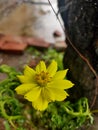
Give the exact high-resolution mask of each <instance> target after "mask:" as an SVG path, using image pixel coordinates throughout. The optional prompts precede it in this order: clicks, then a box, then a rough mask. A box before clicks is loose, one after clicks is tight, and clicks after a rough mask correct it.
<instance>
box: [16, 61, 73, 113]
mask: <svg viewBox="0 0 98 130" xmlns="http://www.w3.org/2000/svg"><path fill="white" fill-rule="evenodd" d="M67 71H68V69H66V70H61V71H57V62H56V61H54V60H53V61H52V62H51V64H50V65H49V66H48V68H46V65H45V62H44V61H40V63H39V64H38V65H37V66H36V68H35V70H34V69H32V68H30V67H29V66H26V67H25V69H24V75H18V78H19V80H20V82H21V83H22V84H21V85H19V86H18V87H17V88H16V89H15V90H16V92H17V94H21V95H24V98H25V99H27V100H29V101H31V102H32V106H33V107H34V108H35V109H37V110H40V111H42V110H45V109H46V108H47V106H48V103H49V102H52V101H63V100H64V99H65V98H66V97H67V96H68V94H67V92H66V91H65V90H64V89H68V88H70V87H72V86H73V85H74V84H73V83H72V82H71V81H69V80H66V79H64V77H65V76H66V73H67Z"/></svg>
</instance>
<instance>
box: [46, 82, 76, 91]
mask: <svg viewBox="0 0 98 130" xmlns="http://www.w3.org/2000/svg"><path fill="white" fill-rule="evenodd" d="M73 85H74V84H73V83H72V82H71V81H69V80H54V81H52V82H51V83H49V84H48V87H50V88H57V89H69V88H71V87H73Z"/></svg>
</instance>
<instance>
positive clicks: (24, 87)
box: [15, 84, 36, 95]
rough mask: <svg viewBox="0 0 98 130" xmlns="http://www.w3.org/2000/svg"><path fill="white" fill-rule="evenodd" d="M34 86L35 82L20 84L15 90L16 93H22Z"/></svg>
mask: <svg viewBox="0 0 98 130" xmlns="http://www.w3.org/2000/svg"><path fill="white" fill-rule="evenodd" d="M34 87H36V84H21V85H19V86H18V87H17V88H15V91H16V92H17V94H21V95H24V94H26V93H27V92H29V91H30V90H31V89H32V88H34Z"/></svg>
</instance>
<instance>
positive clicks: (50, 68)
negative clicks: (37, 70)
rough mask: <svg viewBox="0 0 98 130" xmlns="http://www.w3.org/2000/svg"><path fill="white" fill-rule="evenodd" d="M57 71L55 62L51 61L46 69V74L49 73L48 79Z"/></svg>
mask: <svg viewBox="0 0 98 130" xmlns="http://www.w3.org/2000/svg"><path fill="white" fill-rule="evenodd" d="M56 71H57V62H56V61H54V60H53V61H52V62H51V64H50V65H49V66H48V68H47V72H48V73H49V75H50V77H53V76H54V75H55V74H56Z"/></svg>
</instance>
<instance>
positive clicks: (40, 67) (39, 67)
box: [36, 61, 46, 73]
mask: <svg viewBox="0 0 98 130" xmlns="http://www.w3.org/2000/svg"><path fill="white" fill-rule="evenodd" d="M42 71H44V72H46V65H45V62H44V61H40V63H39V64H38V65H37V66H36V72H37V73H40V72H42Z"/></svg>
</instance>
